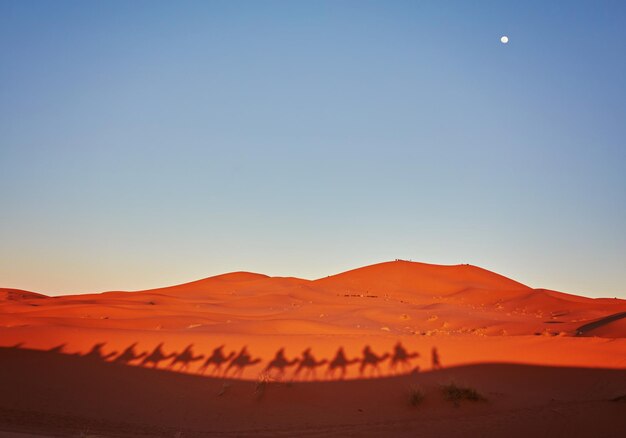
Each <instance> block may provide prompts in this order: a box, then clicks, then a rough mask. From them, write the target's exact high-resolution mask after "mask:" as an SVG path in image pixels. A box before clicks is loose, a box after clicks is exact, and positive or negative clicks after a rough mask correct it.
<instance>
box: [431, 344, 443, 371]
mask: <svg viewBox="0 0 626 438" xmlns="http://www.w3.org/2000/svg"><path fill="white" fill-rule="evenodd" d="M430 358H431V364H432V369H433V370H440V369H442V368H443V367H442V366H441V359H440V357H439V352H438V351H437V347H433V349H432V350H431V352H430Z"/></svg>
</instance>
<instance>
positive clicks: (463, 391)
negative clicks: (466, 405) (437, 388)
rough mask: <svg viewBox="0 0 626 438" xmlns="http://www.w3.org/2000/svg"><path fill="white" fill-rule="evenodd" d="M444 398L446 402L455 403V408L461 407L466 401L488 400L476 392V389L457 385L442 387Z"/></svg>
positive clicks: (451, 384)
mask: <svg viewBox="0 0 626 438" xmlns="http://www.w3.org/2000/svg"><path fill="white" fill-rule="evenodd" d="M441 391H442V392H443V396H444V397H445V399H446V400H448V401H451V402H452V403H454V405H455V406H460V404H461V402H462V401H464V400H466V401H472V402H477V401H486V400H487V399H486V398H485V397H484V396H483V395H482V394H480V393H479V392H478V391H476V390H475V389H474V388H467V387H463V386H459V385H457V384H456V383H450V384H448V385H443V386H442V387H441Z"/></svg>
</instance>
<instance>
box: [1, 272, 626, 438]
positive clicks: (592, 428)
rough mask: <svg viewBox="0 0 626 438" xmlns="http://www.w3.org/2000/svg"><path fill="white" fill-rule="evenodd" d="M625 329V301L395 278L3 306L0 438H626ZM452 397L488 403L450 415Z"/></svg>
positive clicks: (239, 282) (494, 282)
mask: <svg viewBox="0 0 626 438" xmlns="http://www.w3.org/2000/svg"><path fill="white" fill-rule="evenodd" d="M625 316H626V301H624V300H620V299H591V298H586V297H581V296H575V295H570V294H565V293H561V292H556V291H549V290H544V289H532V288H529V287H527V286H525V285H523V284H521V283H518V282H516V281H513V280H511V279H508V278H506V277H503V276H500V275H498V274H496V273H493V272H490V271H487V270H484V269H481V268H478V267H475V266H470V265H458V266H439V265H429V264H422V263H412V262H406V261H395V262H388V263H381V264H377V265H372V266H367V267H364V268H360V269H356V270H352V271H348V272H345V273H341V274H338V275H334V276H329V277H325V278H322V279H318V280H314V281H310V280H304V279H297V278H279V277H268V276H265V275H262V274H254V273H247V272H237V273H230V274H225V275H220V276H216V277H211V278H207V279H203V280H199V281H194V282H192V283H187V284H182V285H177V286H171V287H165V288H161V289H154V290H148V291H137V292H106V293H99V294H90V295H75V296H60V297H46V296H44V295H40V294H37V293H33V292H26V291H20V290H15V289H0V356H1V357H0V361H1V362H0V363H1V364H2V365H1V366H0V387H2V388H3V392H2V397H1V399H0V430H5V431H7V433H8V432H11V433H26V434H34V435H35V436H36V435H37V434H44V435H46V434H49V435H50V436H57V435H67V436H81V434H82V436H88V435H93V436H172V437H174V436H177V437H183V436H185V437H186V436H253V435H254V436H264V435H265V436H276V435H278V436H503V435H509V436H528V435H534V436H550V437H555V436H606V437H611V436H621V433H622V432H623V430H626V402H623V401H620V400H622V398H621V397H624V396H625V395H626V371H625V370H626V318H625ZM340 349H341V353H342V354H340V353H339V350H340ZM433 350H436V352H437V356H438V357H439V364H440V365H441V367H437V366H436V365H437V364H433ZM207 359H209V360H208V362H207ZM220 359H221V360H220ZM296 359H297V360H296ZM222 362H223V363H222ZM270 363H272V364H273V365H274V366H273V367H272V368H271V369H270V370H269V371H268V370H267V367H268V365H269V364H270ZM450 384H455V385H456V386H457V387H463V388H469V389H474V390H476V391H477V393H478V394H479V395H480V398H484V400H480V401H465V400H463V401H460V402H459V403H454V402H453V401H450V400H446V397H445V393H444V390H445V388H448V389H449V388H450V386H449V385H450ZM416 393H418V394H420V395H421V397H420V398H423V400H422V401H421V402H419V403H416V406H413V405H412V404H411V403H410V398H411V394H416ZM457 404H458V405H457ZM0 434H1V432H0Z"/></svg>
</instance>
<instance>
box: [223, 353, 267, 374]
mask: <svg viewBox="0 0 626 438" xmlns="http://www.w3.org/2000/svg"><path fill="white" fill-rule="evenodd" d="M259 362H261V358H256V359H252V356H250V353H248V348H247V347H243V348H242V349H241V350H240V351H239V354H237V356H235V357H234V359H233V360H231V361H230V363H229V364H228V366H227V367H226V370H225V371H224V377H226V376H227V375H228V372H229V371H230V370H231V369H233V368H234V369H235V371H234V373H233V375H232V376H231V377H232V378H237V377H241V376H242V375H243V371H244V369H245V368H246V367H249V366H252V365H255V364H257V363H259Z"/></svg>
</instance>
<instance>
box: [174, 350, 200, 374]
mask: <svg viewBox="0 0 626 438" xmlns="http://www.w3.org/2000/svg"><path fill="white" fill-rule="evenodd" d="M192 349H193V344H189V345H187V347H185V349H184V350H183V351H182V352H181V353H179V354H177V355H176V356H174V358H173V359H172V361H171V362H170V364H169V365H168V367H167V368H168V369H173V368H174V366H175V365H177V364H180V367H179V368H178V371H181V372H182V371H186V370H187V369H188V368H189V365H190V364H191V363H192V362H195V361H197V360H201V359H202V358H203V357H204V354H201V355H199V356H194V355H193V350H192Z"/></svg>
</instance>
